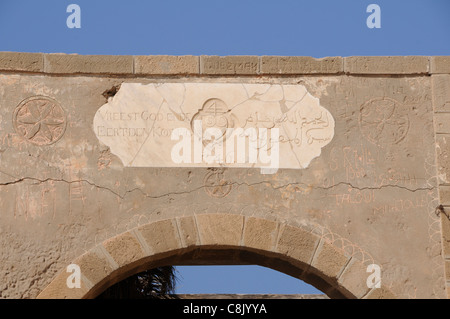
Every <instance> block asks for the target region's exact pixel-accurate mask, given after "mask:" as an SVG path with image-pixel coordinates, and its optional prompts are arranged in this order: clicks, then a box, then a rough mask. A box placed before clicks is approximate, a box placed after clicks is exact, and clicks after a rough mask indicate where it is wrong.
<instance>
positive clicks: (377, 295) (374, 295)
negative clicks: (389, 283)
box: [364, 286, 397, 299]
mask: <svg viewBox="0 0 450 319" xmlns="http://www.w3.org/2000/svg"><path fill="white" fill-rule="evenodd" d="M364 298H365V299H397V298H396V296H395V295H394V294H393V293H392V292H391V291H390V290H389V289H387V288H386V287H384V286H381V287H380V288H373V289H372V290H371V291H370V292H369V293H368V294H367V295H366V296H365V297H364Z"/></svg>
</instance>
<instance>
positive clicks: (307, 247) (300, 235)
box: [277, 225, 320, 264]
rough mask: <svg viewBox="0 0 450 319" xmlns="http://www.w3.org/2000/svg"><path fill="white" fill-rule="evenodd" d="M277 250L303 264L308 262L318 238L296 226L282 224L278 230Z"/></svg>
mask: <svg viewBox="0 0 450 319" xmlns="http://www.w3.org/2000/svg"><path fill="white" fill-rule="evenodd" d="M280 233H281V234H280V235H279V239H278V243H277V251H278V252H279V253H282V254H285V255H286V256H288V257H291V258H294V259H295V260H297V261H300V262H302V263H305V264H310V263H311V259H312V257H313V255H314V251H315V250H316V247H317V244H318V242H319V241H320V238H319V237H318V236H317V235H315V234H313V233H311V232H308V231H305V230H303V229H300V228H298V227H294V226H290V225H284V226H282V229H281V230H280Z"/></svg>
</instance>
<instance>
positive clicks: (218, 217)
mask: <svg viewBox="0 0 450 319" xmlns="http://www.w3.org/2000/svg"><path fill="white" fill-rule="evenodd" d="M196 220H197V227H198V232H199V235H200V241H201V243H202V245H222V246H239V245H240V243H241V238H242V230H243V227H244V217H243V216H240V215H234V214H200V215H196Z"/></svg>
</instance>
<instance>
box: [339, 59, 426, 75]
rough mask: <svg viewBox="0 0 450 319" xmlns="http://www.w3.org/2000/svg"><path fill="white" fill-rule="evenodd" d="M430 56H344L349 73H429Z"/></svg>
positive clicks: (345, 66) (345, 69)
mask: <svg viewBox="0 0 450 319" xmlns="http://www.w3.org/2000/svg"><path fill="white" fill-rule="evenodd" d="M429 69H430V67H429V58H428V57H425V56H390V57H382V56H370V57H361V56H354V57H347V58H344V72H345V73H348V74H427V73H428V72H429V71H430V70H429Z"/></svg>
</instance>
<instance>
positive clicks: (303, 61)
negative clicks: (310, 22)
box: [0, 52, 450, 76]
mask: <svg viewBox="0 0 450 319" xmlns="http://www.w3.org/2000/svg"><path fill="white" fill-rule="evenodd" d="M0 72H12V73H24V72H25V73H44V74H56V75H57V74H62V75H78V74H86V75H89V74H91V75H121V76H130V75H132V76H177V75H178V76H180V75H192V76H230V75H239V76H259V75H278V76H279V75H286V76H289V75H291V76H292V75H338V74H355V75H358V74H365V75H430V74H450V56H352V57H324V58H320V59H318V58H312V57H303V56H246V55H236V56H206V55H202V56H193V55H183V56H171V55H145V56H144V55H134V56H132V55H78V54H61V53H27V52H0Z"/></svg>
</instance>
